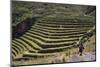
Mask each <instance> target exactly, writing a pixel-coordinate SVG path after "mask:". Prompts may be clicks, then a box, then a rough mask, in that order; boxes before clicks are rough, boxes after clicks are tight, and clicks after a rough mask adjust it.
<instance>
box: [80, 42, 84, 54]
mask: <svg viewBox="0 0 100 67" xmlns="http://www.w3.org/2000/svg"><path fill="white" fill-rule="evenodd" d="M83 50H84V46H83V44H82V42H81V43H80V44H79V55H80V56H82V54H83Z"/></svg>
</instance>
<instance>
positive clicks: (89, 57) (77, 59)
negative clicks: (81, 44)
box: [69, 52, 96, 62]
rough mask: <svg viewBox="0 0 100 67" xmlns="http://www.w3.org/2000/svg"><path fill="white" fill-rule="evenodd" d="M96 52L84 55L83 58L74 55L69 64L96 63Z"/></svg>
mask: <svg viewBox="0 0 100 67" xmlns="http://www.w3.org/2000/svg"><path fill="white" fill-rule="evenodd" d="M95 60H96V57H95V52H91V53H88V52H86V53H84V54H83V55H82V56H79V55H78V54H76V55H73V56H72V57H71V58H70V59H69V62H80V61H95Z"/></svg>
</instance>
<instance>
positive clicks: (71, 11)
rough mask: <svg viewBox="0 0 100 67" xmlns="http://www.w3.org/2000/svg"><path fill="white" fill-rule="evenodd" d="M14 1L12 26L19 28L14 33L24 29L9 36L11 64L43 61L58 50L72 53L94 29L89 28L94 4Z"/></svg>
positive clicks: (93, 15) (46, 60) (91, 25)
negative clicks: (13, 36)
mask: <svg viewBox="0 0 100 67" xmlns="http://www.w3.org/2000/svg"><path fill="white" fill-rule="evenodd" d="M15 2H16V1H14V3H13V4H12V5H13V9H12V10H13V11H12V14H13V16H12V18H13V20H12V26H13V27H16V29H17V27H19V28H20V29H19V28H18V31H17V32H16V33H18V34H17V35H20V34H21V32H23V33H22V34H21V36H19V37H15V38H13V40H12V58H13V63H14V65H27V64H38V63H46V62H48V60H49V59H51V58H53V56H56V55H57V53H65V54H67V55H69V51H71V53H74V50H75V49H76V48H77V47H78V45H79V44H78V43H79V42H80V38H82V40H84V42H85V39H84V38H86V39H88V38H90V37H91V36H92V35H93V34H94V33H93V32H95V28H94V29H93V30H94V31H91V29H92V27H93V26H94V25H95V14H93V13H95V10H94V11H93V9H94V8H95V7H94V6H93V8H90V7H92V6H81V5H76V6H75V5H57V4H46V3H31V2H28V3H27V2H23V3H20V2H16V3H15ZM89 12H90V14H89ZM27 18H31V20H30V21H28V20H27ZM24 20H27V21H24ZM34 20H35V21H34ZM22 21H24V22H22ZM29 22H31V25H30V24H29V25H30V26H28V25H27V24H28V23H29ZM20 23H22V24H20ZM18 25H19V26H18ZM24 27H26V29H27V30H26V29H24ZM28 27H30V28H28ZM24 30H25V32H24ZM91 32H92V33H91ZM87 36H88V38H87ZM87 48H89V47H87ZM75 51H76V50H75ZM40 59H41V60H42V61H40ZM19 61H20V62H21V63H20V62H19ZM23 61H24V62H23ZM43 61H44V62H43Z"/></svg>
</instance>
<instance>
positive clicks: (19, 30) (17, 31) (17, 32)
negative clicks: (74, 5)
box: [12, 18, 36, 39]
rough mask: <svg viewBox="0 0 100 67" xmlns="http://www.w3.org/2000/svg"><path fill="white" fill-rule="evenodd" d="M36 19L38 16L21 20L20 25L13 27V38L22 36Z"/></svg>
mask: <svg viewBox="0 0 100 67" xmlns="http://www.w3.org/2000/svg"><path fill="white" fill-rule="evenodd" d="M35 21H36V18H27V19H26V20H24V21H22V22H20V23H19V24H18V25H16V26H15V27H13V28H12V38H13V39H14V38H18V37H20V36H22V35H23V34H24V33H25V32H26V31H27V30H29V29H30V28H31V26H32V25H33V24H34V22H35Z"/></svg>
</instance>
